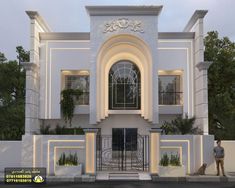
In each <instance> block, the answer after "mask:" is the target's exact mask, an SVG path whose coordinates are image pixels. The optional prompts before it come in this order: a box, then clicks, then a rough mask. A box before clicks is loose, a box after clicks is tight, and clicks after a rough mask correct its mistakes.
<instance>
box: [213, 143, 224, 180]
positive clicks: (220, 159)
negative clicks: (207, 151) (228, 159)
mask: <svg viewBox="0 0 235 188" xmlns="http://www.w3.org/2000/svg"><path fill="white" fill-rule="evenodd" d="M216 143H217V146H216V147H214V156H215V161H216V167H217V176H219V175H220V167H219V166H221V170H222V173H223V176H225V173H224V148H223V147H222V146H221V140H217V142H216Z"/></svg>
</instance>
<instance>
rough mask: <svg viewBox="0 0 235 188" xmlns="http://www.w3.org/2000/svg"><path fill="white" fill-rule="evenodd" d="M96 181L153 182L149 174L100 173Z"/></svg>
mask: <svg viewBox="0 0 235 188" xmlns="http://www.w3.org/2000/svg"><path fill="white" fill-rule="evenodd" d="M96 180H109V181H116V180H122V181H140V180H152V178H151V176H150V174H149V173H145V172H143V173H142V172H98V173H97V175H96Z"/></svg>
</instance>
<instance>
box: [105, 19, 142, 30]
mask: <svg viewBox="0 0 235 188" xmlns="http://www.w3.org/2000/svg"><path fill="white" fill-rule="evenodd" d="M104 26H105V28H104V31H103V32H104V33H107V32H113V31H117V30H123V29H127V28H128V27H129V28H130V30H131V31H134V32H140V33H143V32H144V30H143V28H142V22H141V21H139V20H129V19H127V18H119V19H117V20H113V21H111V22H107V23H106V24H105V25H104Z"/></svg>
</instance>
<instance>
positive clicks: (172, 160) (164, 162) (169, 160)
mask: <svg viewBox="0 0 235 188" xmlns="http://www.w3.org/2000/svg"><path fill="white" fill-rule="evenodd" d="M159 165H160V166H169V165H171V166H181V163H180V157H179V155H178V153H177V154H175V155H173V154H171V156H170V157H169V156H168V155H167V153H165V154H164V155H163V156H162V158H161V160H160V163H159Z"/></svg>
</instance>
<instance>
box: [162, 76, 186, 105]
mask: <svg viewBox="0 0 235 188" xmlns="http://www.w3.org/2000/svg"><path fill="white" fill-rule="evenodd" d="M158 88H159V105H181V104H182V96H183V92H182V91H181V76H180V75H159V76H158Z"/></svg>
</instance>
